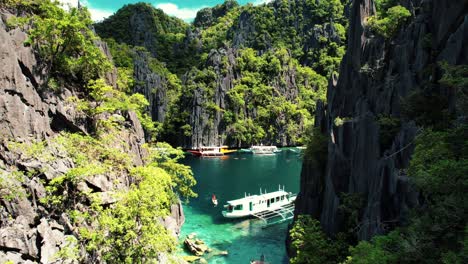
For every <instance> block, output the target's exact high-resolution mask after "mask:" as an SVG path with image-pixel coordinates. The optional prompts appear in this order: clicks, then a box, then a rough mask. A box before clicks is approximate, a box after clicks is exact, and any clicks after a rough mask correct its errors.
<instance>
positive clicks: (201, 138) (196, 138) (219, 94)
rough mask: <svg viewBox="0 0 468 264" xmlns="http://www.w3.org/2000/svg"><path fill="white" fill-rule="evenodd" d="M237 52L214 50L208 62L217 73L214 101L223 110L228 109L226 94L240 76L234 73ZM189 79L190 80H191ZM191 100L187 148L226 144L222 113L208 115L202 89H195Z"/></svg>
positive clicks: (232, 50)
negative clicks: (190, 130) (190, 133)
mask: <svg viewBox="0 0 468 264" xmlns="http://www.w3.org/2000/svg"><path fill="white" fill-rule="evenodd" d="M235 52H236V51H235V50H234V49H228V50H224V49H221V50H212V51H211V52H210V54H209V55H208V59H207V62H206V64H207V65H209V66H212V67H213V69H214V71H215V73H216V89H215V94H214V98H213V99H212V100H213V101H214V103H215V104H216V105H217V106H218V107H219V108H221V109H226V97H227V96H226V94H227V92H228V91H229V90H230V89H232V88H233V87H234V81H235V80H236V79H237V78H238V75H236V74H235V73H234V67H235V64H236V62H235V56H236V55H235ZM223 57H226V58H227V61H228V65H227V66H223V63H222V58H223ZM224 68H225V69H226V74H225V75H223V74H222V73H221V71H222V70H223V69H224ZM187 79H188V80H190V78H187ZM189 100H190V101H191V105H188V107H189V109H191V115H190V125H191V127H192V135H191V137H190V143H189V144H188V145H187V147H198V146H216V145H221V144H224V143H225V142H224V141H223V136H222V135H223V134H225V132H226V126H225V125H224V124H223V122H222V114H221V112H218V111H217V112H216V113H215V114H214V116H211V115H212V114H210V113H208V111H207V109H206V108H205V107H204V103H205V101H206V99H205V98H204V96H203V90H202V89H201V88H197V89H195V91H194V94H193V96H192V98H190V99H189ZM210 117H211V118H210ZM210 119H212V121H211V120H210ZM224 138H225V136H224Z"/></svg>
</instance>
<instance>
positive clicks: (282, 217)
mask: <svg viewBox="0 0 468 264" xmlns="http://www.w3.org/2000/svg"><path fill="white" fill-rule="evenodd" d="M252 216H254V217H256V218H258V219H260V220H262V221H263V222H264V223H265V225H266V226H270V225H274V224H279V223H282V222H285V221H288V220H290V219H292V218H293V217H294V203H289V204H286V205H283V206H281V207H279V208H276V209H267V210H265V211H261V212H258V213H254V214H252ZM274 219H277V220H276V221H272V220H274Z"/></svg>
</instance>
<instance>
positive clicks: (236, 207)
mask: <svg viewBox="0 0 468 264" xmlns="http://www.w3.org/2000/svg"><path fill="white" fill-rule="evenodd" d="M242 209H243V207H242V204H238V205H236V206H235V207H234V210H242Z"/></svg>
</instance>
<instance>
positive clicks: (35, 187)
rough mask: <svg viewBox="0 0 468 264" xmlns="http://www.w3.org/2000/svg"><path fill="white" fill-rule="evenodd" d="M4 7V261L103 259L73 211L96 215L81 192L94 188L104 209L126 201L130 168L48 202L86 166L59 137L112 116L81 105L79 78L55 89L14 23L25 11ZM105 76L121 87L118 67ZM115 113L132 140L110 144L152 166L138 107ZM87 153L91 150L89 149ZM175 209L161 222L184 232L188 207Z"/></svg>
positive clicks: (0, 89) (0, 72) (0, 198)
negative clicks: (121, 195)
mask: <svg viewBox="0 0 468 264" xmlns="http://www.w3.org/2000/svg"><path fill="white" fill-rule="evenodd" d="M2 5H3V3H2ZM2 5H0V17H1V19H0V262H1V263H6V262H7V261H12V262H13V263H52V262H56V261H69V262H68V263H78V261H81V262H87V263H96V262H99V261H102V259H101V258H100V257H98V256H97V255H91V254H89V253H88V251H87V249H88V248H87V247H86V245H85V244H82V243H81V242H83V240H82V239H78V237H80V236H81V235H82V234H81V233H80V232H81V228H83V227H89V226H87V224H86V221H81V220H80V221H77V219H76V215H75V216H72V211H73V209H74V210H75V211H74V212H80V213H82V214H85V213H86V212H89V209H90V206H91V204H90V203H91V201H90V200H88V199H83V196H80V193H81V194H83V193H87V195H89V196H88V197H91V196H94V197H99V200H100V201H101V205H102V206H109V205H111V204H113V203H114V202H115V201H116V199H118V198H114V194H115V193H117V192H119V191H123V190H128V189H129V188H130V185H131V183H132V181H134V178H132V175H130V172H129V171H120V172H119V173H116V172H112V171H108V172H105V173H98V174H94V175H92V176H91V177H86V178H82V179H81V180H79V181H78V182H76V185H74V184H72V185H70V186H72V187H70V188H65V189H64V191H63V193H62V194H63V195H67V193H68V194H70V195H76V196H74V199H75V201H74V202H73V203H72V204H69V203H68V202H67V201H68V200H64V201H62V202H60V203H58V204H54V202H52V201H51V200H48V201H45V200H44V199H47V197H50V196H49V195H50V193H51V189H50V186H51V184H52V183H53V182H54V181H55V182H57V181H60V180H59V179H61V178H62V179H63V175H66V174H67V173H70V172H71V171H72V170H73V169H77V167H78V165H77V163H76V162H75V160H74V159H72V158H71V157H70V156H69V154H70V153H69V149H66V148H64V145H60V144H58V145H57V142H59V141H57V140H59V139H60V138H61V136H64V135H69V137H73V135H79V136H80V137H81V136H83V137H86V136H88V135H93V134H94V133H96V130H95V124H96V123H98V122H101V121H105V120H108V118H109V116H103V115H100V116H89V115H86V114H85V113H84V112H83V111H82V110H80V109H78V107H77V106H76V104H74V103H73V102H74V101H73V100H72V98H83V97H84V95H83V90H82V87H80V85H79V84H78V83H75V82H74V81H73V80H69V81H68V82H67V83H66V84H63V85H60V86H58V87H55V88H54V89H52V88H51V86H49V85H48V84H47V83H46V76H47V75H48V74H49V73H48V72H47V71H45V70H44V67H43V66H44V65H43V60H42V59H41V58H40V56H39V54H38V52H37V51H36V50H35V49H34V48H33V47H31V46H27V45H25V44H24V43H25V42H26V40H27V39H28V35H27V33H26V32H25V31H24V30H22V29H21V28H20V27H12V26H8V25H7V24H8V23H9V22H8V21H10V19H11V18H12V17H13V14H14V15H18V14H21V12H16V9H14V8H4V6H2ZM23 14H24V13H23ZM95 44H96V45H97V46H98V47H99V48H100V50H101V51H102V52H103V53H105V54H106V56H108V58H111V57H110V54H109V52H108V49H107V45H106V44H105V43H104V42H101V41H97V40H96V42H95ZM105 77H106V79H107V83H109V84H113V85H115V83H116V80H117V75H116V71H115V70H114V71H111V72H110V73H108V74H106V76H105ZM49 80H50V79H49ZM95 106H96V105H95ZM113 117H116V118H118V119H119V120H120V121H119V122H121V125H122V127H124V129H122V130H120V131H119V132H118V136H117V138H119V139H120V140H121V141H122V142H124V143H121V142H120V141H114V142H111V143H110V144H109V145H108V146H107V148H108V149H112V148H115V149H118V151H119V153H121V154H122V155H128V157H131V160H129V163H130V164H132V166H133V167H134V166H139V165H143V164H145V163H146V162H147V161H146V159H147V156H148V152H147V151H146V150H145V149H144V148H143V145H144V144H145V138H144V132H143V128H142V125H141V124H140V121H139V119H138V117H137V116H136V114H135V112H132V111H122V112H120V114H114V115H113ZM65 137H66V136H65ZM40 142H43V143H40ZM34 144H36V145H34ZM54 144H55V145H54ZM23 146H42V147H40V148H39V149H36V150H35V151H33V152H28V151H30V150H31V149H28V148H26V149H24V148H23ZM72 147H73V146H70V148H72ZM76 147H77V146H76ZM83 152H84V153H86V152H85V150H84V149H83ZM85 155H92V154H89V153H86V154H85ZM95 155H98V154H97V153H95ZM46 156H47V157H46ZM87 158H90V159H92V158H93V157H87ZM101 158H104V159H106V158H105V157H101ZM82 173H83V174H87V173H90V172H89V171H88V172H86V171H85V172H82ZM91 174H93V173H91ZM72 198H73V197H72ZM169 207H170V211H171V212H170V213H169V216H167V217H162V218H161V219H160V222H161V223H162V224H163V225H164V226H165V228H167V230H169V232H171V233H173V234H174V235H177V234H178V233H179V231H180V227H181V225H182V224H183V222H184V215H183V212H182V207H181V205H180V204H179V203H174V204H173V205H171V206H169ZM74 217H75V218H74ZM78 241H81V242H78ZM74 250H76V252H75V251H74ZM67 252H68V253H67ZM101 257H102V256H101ZM67 259H68V260H67ZM166 259H167V256H164V255H162V254H161V255H160V256H159V260H160V261H161V262H165V260H166Z"/></svg>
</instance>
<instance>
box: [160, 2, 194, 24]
mask: <svg viewBox="0 0 468 264" xmlns="http://www.w3.org/2000/svg"><path fill="white" fill-rule="evenodd" d="M156 8H159V9H161V10H162V11H164V13H166V14H168V15H170V16H175V17H178V18H180V19H182V20H185V21H188V20H192V19H194V18H195V16H196V15H197V12H198V10H200V9H201V8H203V7H199V8H179V7H178V6H177V5H175V4H172V3H162V4H157V5H156Z"/></svg>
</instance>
